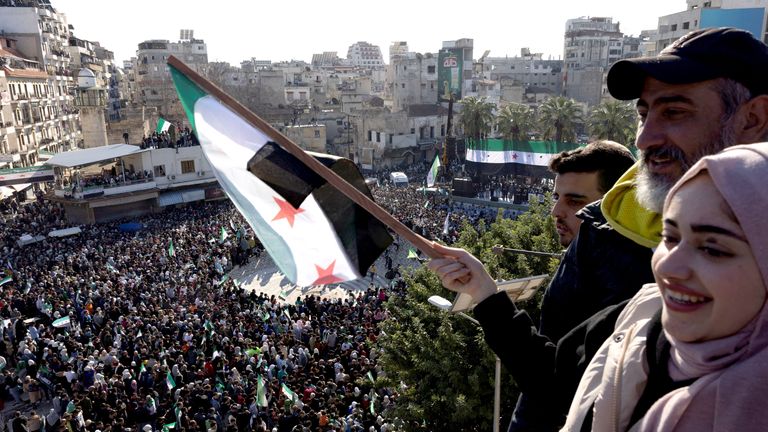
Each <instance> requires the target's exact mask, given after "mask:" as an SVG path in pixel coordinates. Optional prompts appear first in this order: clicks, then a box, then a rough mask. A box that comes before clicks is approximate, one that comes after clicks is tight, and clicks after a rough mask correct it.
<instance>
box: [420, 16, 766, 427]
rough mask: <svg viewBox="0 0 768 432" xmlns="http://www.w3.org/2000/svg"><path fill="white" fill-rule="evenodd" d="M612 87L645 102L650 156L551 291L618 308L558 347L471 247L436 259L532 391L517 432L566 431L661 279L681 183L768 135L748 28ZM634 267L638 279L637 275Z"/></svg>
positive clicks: (600, 210)
mask: <svg viewBox="0 0 768 432" xmlns="http://www.w3.org/2000/svg"><path fill="white" fill-rule="evenodd" d="M607 84H608V90H609V91H610V93H611V95H612V96H613V97H615V98H616V99H620V100H633V99H637V103H636V106H637V112H638V115H639V125H638V131H637V136H636V142H635V144H636V146H637V148H638V149H639V150H640V159H639V160H638V162H637V164H635V166H633V167H632V168H631V169H630V170H629V171H627V172H626V173H625V174H624V175H623V176H622V177H621V178H620V179H619V180H618V181H617V183H616V185H615V186H614V187H613V188H612V189H611V190H610V191H609V192H608V193H607V194H606V195H605V197H604V198H603V200H602V202H598V203H594V204H591V205H589V206H587V207H585V209H584V210H583V211H584V212H585V213H586V214H588V215H589V217H590V219H589V220H588V223H582V224H581V227H580V229H579V233H578V235H577V236H576V238H575V239H574V241H573V242H572V243H571V245H570V246H569V248H568V251H567V252H566V255H565V257H564V258H563V262H562V263H561V266H560V268H559V269H558V272H557V273H556V274H555V277H554V279H553V281H552V285H551V286H550V288H549V289H550V290H551V289H552V288H553V286H560V287H561V288H562V289H567V290H569V291H570V292H569V295H570V296H572V297H573V298H578V297H582V298H587V299H590V302H591V307H584V308H583V310H582V309H580V310H581V311H582V312H583V313H584V315H583V318H582V319H587V318H589V317H590V316H591V315H592V313H594V311H595V310H597V309H592V308H593V307H595V306H597V305H599V307H605V306H608V305H611V304H613V305H617V306H614V307H608V308H606V309H605V310H603V311H601V312H598V314H597V315H596V317H600V318H601V319H597V320H596V319H595V317H592V318H590V321H589V322H588V323H584V324H582V325H579V326H576V327H575V328H574V329H573V330H572V331H571V332H570V333H568V334H567V335H566V336H565V337H563V338H562V339H560V340H559V341H554V342H557V346H556V344H555V343H553V342H550V341H549V340H547V338H546V337H544V336H541V335H538V334H537V333H536V332H534V331H532V327H533V322H532V321H531V319H530V318H529V317H528V315H527V314H526V313H525V312H524V311H518V310H517V309H516V307H515V306H514V304H513V303H512V302H511V301H510V300H509V297H508V296H506V294H504V293H497V288H496V285H495V283H494V281H493V279H492V278H491V277H490V276H488V275H487V272H485V269H484V268H482V265H481V264H480V263H479V261H477V259H476V258H474V257H472V256H471V255H470V254H468V253H467V252H466V251H463V250H460V249H445V252H443V253H444V254H445V255H446V257H449V258H450V259H451V260H454V263H455V262H456V261H458V263H456V264H453V266H454V267H451V264H449V262H450V261H446V260H433V262H432V263H430V268H432V269H433V270H435V271H436V272H437V273H438V275H439V276H441V278H442V280H443V285H444V286H446V287H447V288H449V289H451V290H454V291H459V292H465V293H468V294H470V295H471V296H472V297H473V299H474V300H475V301H476V302H477V303H478V305H477V307H476V308H475V316H476V317H477V319H478V320H479V321H480V323H481V324H482V327H483V329H484V332H485V338H486V341H487V342H488V344H489V345H490V346H491V348H492V349H493V350H494V351H495V352H496V354H497V355H498V356H499V358H501V360H502V361H503V362H504V364H505V366H506V367H507V369H508V370H509V372H510V374H511V375H512V376H513V377H514V378H515V381H516V382H517V384H518V386H519V388H520V389H521V390H522V392H523V393H524V394H525V395H527V396H528V397H527V406H526V407H525V408H527V409H525V410H522V411H521V410H518V411H517V412H516V413H515V419H514V421H513V423H512V425H510V430H515V431H523V430H526V431H527V430H532V431H533V430H535V431H547V430H557V429H558V428H559V426H560V425H561V424H562V420H564V418H565V417H564V416H565V414H566V412H567V409H568V405H569V404H570V401H571V398H572V397H573V394H574V392H575V389H576V386H577V385H578V382H579V379H580V377H581V374H582V373H583V371H584V368H585V367H586V365H587V364H588V363H589V361H590V360H591V358H592V355H593V354H594V352H595V351H596V350H597V348H599V346H600V345H601V344H602V342H603V341H604V340H605V338H606V337H607V336H609V335H610V334H611V332H612V330H613V321H614V320H615V318H616V317H617V315H618V313H619V312H620V311H621V303H622V301H623V300H625V299H627V298H629V297H631V296H632V295H634V293H635V292H637V290H638V289H639V288H640V286H642V285H643V284H644V283H647V282H652V279H650V255H651V252H650V248H653V247H655V246H656V245H657V244H658V243H659V240H660V233H661V221H660V212H661V208H662V205H663V202H664V198H665V196H666V194H667V192H668V191H669V189H670V188H671V186H672V185H673V184H674V183H675V182H676V181H677V180H678V179H679V178H680V177H681V176H682V174H683V173H684V172H685V171H686V170H687V169H688V168H690V167H691V166H692V165H693V164H694V163H695V162H696V161H697V160H698V159H700V158H701V157H703V156H705V155H709V154H713V153H717V152H719V151H720V150H722V149H723V148H725V147H728V146H731V145H735V144H748V143H755V142H760V141H765V140H768V46H766V45H765V44H763V43H762V42H760V41H758V40H756V39H754V38H753V37H752V36H751V34H749V33H748V32H745V31H743V30H738V29H732V28H718V29H704V30H697V31H694V32H692V33H690V34H688V35H686V36H684V37H682V38H680V39H679V40H677V41H676V42H675V43H673V44H672V45H671V46H670V47H668V48H666V49H665V50H663V51H662V52H661V53H660V54H659V55H658V56H656V57H645V58H636V59H629V60H622V61H619V62H617V63H616V64H614V65H613V66H612V68H611V70H610V71H609V73H608V82H607ZM457 265H458V266H462V265H463V266H464V267H466V269H465V270H462V269H460V268H456V267H455V266H457ZM646 270H647V271H646ZM632 271H636V272H638V273H637V274H638V275H639V276H637V277H633V278H628V277H627V274H628V272H632ZM632 274H634V273H632ZM643 274H647V276H642V275H643ZM617 288H620V289H617ZM578 304H579V305H583V304H584V302H583V301H582V302H579V303H578ZM510 316H511V317H513V318H512V319H510V318H508V317H510ZM544 324H545V323H544V322H542V327H544Z"/></svg>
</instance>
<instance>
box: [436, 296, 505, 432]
mask: <svg viewBox="0 0 768 432" xmlns="http://www.w3.org/2000/svg"><path fill="white" fill-rule="evenodd" d="M427 301H428V302H429V304H431V305H432V306H435V307H437V308H439V309H440V310H443V311H446V312H448V311H450V310H451V302H450V301H448V299H446V298H443V297H440V296H438V295H433V296H431V297H430V298H428V299H427ZM456 315H458V316H460V317H462V318H464V319H467V320H469V321H470V322H472V323H473V324H475V325H476V326H480V321H478V320H476V319H474V318H472V317H471V316H469V315H467V314H465V313H464V312H456ZM494 357H496V374H495V375H496V376H495V377H494V388H493V432H499V417H500V416H501V359H499V356H497V355H495V354H494Z"/></svg>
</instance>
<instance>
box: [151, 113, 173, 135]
mask: <svg viewBox="0 0 768 432" xmlns="http://www.w3.org/2000/svg"><path fill="white" fill-rule="evenodd" d="M170 128H171V122H169V121H167V120H166V119H164V118H162V117H160V118H159V119H157V128H156V129H155V132H157V133H163V132H165V131H167V130H168V129H170Z"/></svg>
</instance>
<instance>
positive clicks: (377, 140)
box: [376, 132, 381, 142]
mask: <svg viewBox="0 0 768 432" xmlns="http://www.w3.org/2000/svg"><path fill="white" fill-rule="evenodd" d="M376 142H381V132H376Z"/></svg>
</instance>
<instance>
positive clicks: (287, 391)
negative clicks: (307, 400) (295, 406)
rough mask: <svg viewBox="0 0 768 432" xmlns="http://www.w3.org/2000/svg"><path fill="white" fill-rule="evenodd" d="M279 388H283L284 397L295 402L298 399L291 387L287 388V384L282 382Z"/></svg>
mask: <svg viewBox="0 0 768 432" xmlns="http://www.w3.org/2000/svg"><path fill="white" fill-rule="evenodd" d="M281 389H282V390H283V394H284V395H285V397H287V398H288V399H290V400H291V401H293V403H296V401H297V400H298V396H296V393H294V392H293V391H292V390H291V389H289V388H288V386H287V385H285V384H283V385H282V387H281Z"/></svg>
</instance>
